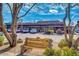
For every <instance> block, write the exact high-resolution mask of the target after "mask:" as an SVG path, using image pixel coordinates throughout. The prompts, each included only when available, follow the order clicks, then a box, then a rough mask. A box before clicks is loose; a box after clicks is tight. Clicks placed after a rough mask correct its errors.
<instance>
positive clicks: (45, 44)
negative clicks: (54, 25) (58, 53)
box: [21, 37, 52, 54]
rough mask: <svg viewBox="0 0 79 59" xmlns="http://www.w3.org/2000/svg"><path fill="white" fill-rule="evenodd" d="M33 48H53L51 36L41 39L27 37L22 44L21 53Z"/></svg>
mask: <svg viewBox="0 0 79 59" xmlns="http://www.w3.org/2000/svg"><path fill="white" fill-rule="evenodd" d="M33 48H42V49H46V48H52V40H51V39H49V38H44V39H41V38H39V37H37V38H26V39H25V42H24V44H23V45H22V46H21V54H23V53H24V52H26V51H28V50H32V49H33Z"/></svg>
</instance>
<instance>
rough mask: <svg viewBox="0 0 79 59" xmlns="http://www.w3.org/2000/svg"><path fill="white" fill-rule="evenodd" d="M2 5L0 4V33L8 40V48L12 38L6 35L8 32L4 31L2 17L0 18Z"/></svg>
mask: <svg viewBox="0 0 79 59" xmlns="http://www.w3.org/2000/svg"><path fill="white" fill-rule="evenodd" d="M2 6H3V5H2V3H0V25H1V28H2V32H3V33H4V35H5V36H6V38H7V39H8V42H9V44H10V46H11V45H12V41H11V40H12V38H11V37H10V35H9V34H8V32H7V31H6V27H5V25H4V23H3V16H2Z"/></svg>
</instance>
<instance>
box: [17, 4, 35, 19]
mask: <svg viewBox="0 0 79 59" xmlns="http://www.w3.org/2000/svg"><path fill="white" fill-rule="evenodd" d="M35 5H36V3H34V4H33V5H32V6H31V8H30V9H29V10H28V11H27V12H26V13H25V14H24V15H22V16H20V17H18V18H17V19H19V18H21V17H24V16H25V15H27V14H28V13H29V11H30V10H31V9H32V8H33V7H34V6H35Z"/></svg>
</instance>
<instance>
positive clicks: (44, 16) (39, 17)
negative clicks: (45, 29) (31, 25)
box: [3, 3, 79, 23]
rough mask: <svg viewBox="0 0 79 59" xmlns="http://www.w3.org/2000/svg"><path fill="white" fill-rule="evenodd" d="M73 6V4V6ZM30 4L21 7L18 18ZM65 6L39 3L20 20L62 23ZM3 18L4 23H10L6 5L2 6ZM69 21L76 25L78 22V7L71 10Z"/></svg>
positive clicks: (9, 14)
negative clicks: (56, 21)
mask: <svg viewBox="0 0 79 59" xmlns="http://www.w3.org/2000/svg"><path fill="white" fill-rule="evenodd" d="M73 5H74V4H73ZM31 6H32V4H26V5H25V6H24V7H22V9H21V11H20V13H19V16H21V15H23V14H24V13H25V11H27V10H28V9H29V8H30V7H31ZM66 6H67V4H63V5H62V4H56V3H54V4H53V3H39V4H36V5H35V6H34V7H33V8H32V10H31V11H30V12H29V13H28V14H27V15H26V16H25V17H22V18H21V19H22V20H23V22H34V21H45V20H46V21H53V20H60V21H62V20H63V18H64V15H65V8H66ZM3 16H4V22H6V23H7V22H11V21H12V19H11V13H10V10H9V8H8V6H7V5H6V4H3ZM71 19H72V22H74V23H76V21H78V20H79V7H78V6H76V7H74V8H71Z"/></svg>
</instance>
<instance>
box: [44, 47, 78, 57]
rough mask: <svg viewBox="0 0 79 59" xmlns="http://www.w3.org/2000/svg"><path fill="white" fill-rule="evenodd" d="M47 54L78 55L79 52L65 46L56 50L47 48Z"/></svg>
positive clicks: (45, 53)
mask: <svg viewBox="0 0 79 59" xmlns="http://www.w3.org/2000/svg"><path fill="white" fill-rule="evenodd" d="M44 55H46V56H78V55H79V53H78V52H77V51H76V50H74V49H72V48H68V47H64V48H63V49H59V50H55V49H50V48H49V49H46V50H45V52H44Z"/></svg>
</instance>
